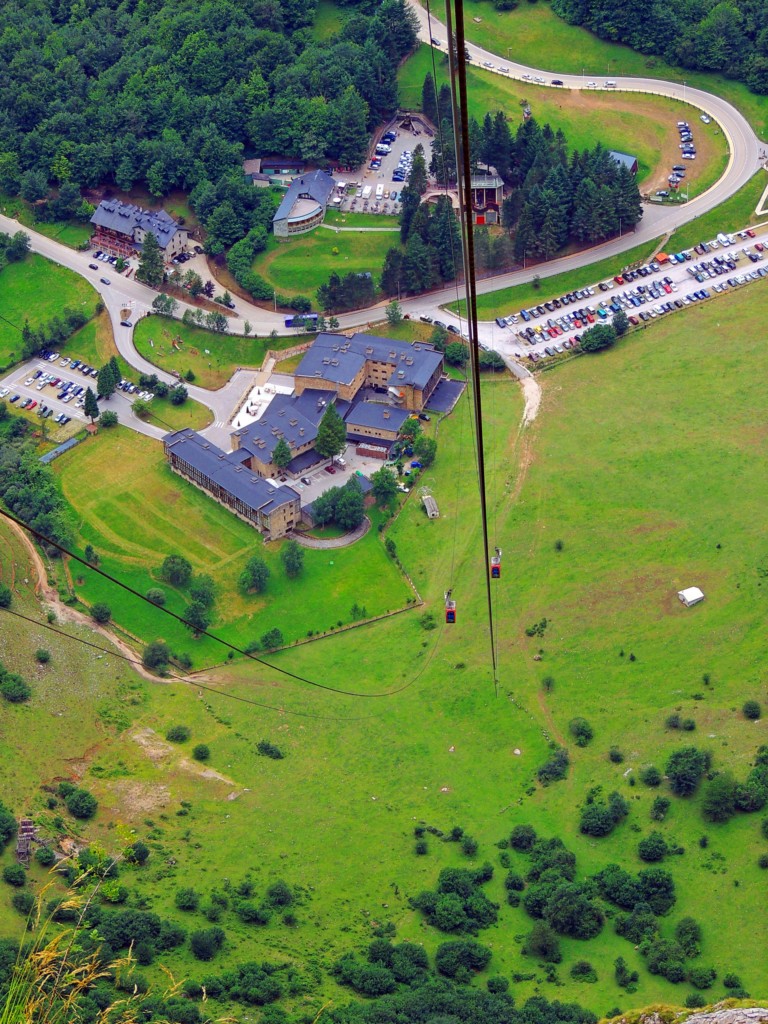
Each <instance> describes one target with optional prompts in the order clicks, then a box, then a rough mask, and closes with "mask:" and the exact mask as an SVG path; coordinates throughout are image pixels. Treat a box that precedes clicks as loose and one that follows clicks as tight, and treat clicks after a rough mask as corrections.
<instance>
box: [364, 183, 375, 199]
mask: <svg viewBox="0 0 768 1024" xmlns="http://www.w3.org/2000/svg"><path fill="white" fill-rule="evenodd" d="M372 191H373V189H372V188H371V186H370V185H366V186H365V188H364V189H363V199H370V198H371V192H372Z"/></svg>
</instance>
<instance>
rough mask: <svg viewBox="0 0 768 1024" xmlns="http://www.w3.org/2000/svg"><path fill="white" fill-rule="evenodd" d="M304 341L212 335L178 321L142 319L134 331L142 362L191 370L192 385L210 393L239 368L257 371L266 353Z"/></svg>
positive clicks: (301, 339) (299, 338) (301, 337)
mask: <svg viewBox="0 0 768 1024" xmlns="http://www.w3.org/2000/svg"><path fill="white" fill-rule="evenodd" d="M306 337H307V336H306V335H297V336H296V337H293V338H283V337H281V338H254V337H250V338H244V337H242V336H241V335H229V334H214V333H213V332H211V331H206V330H203V329H202V328H201V327H187V325H186V324H183V323H182V322H181V321H180V320H167V319H165V318H162V317H156V316H151V317H142V319H141V320H139V321H138V323H137V324H136V326H135V328H134V331H133V341H134V344H135V346H136V350H137V352H138V353H139V354H140V355H142V356H144V358H145V359H148V360H149V361H150V362H152V363H154V364H155V366H158V367H160V369H162V370H168V371H171V370H176V371H177V372H178V373H180V374H182V375H183V374H185V373H186V372H187V370H192V372H193V373H194V375H195V383H196V384H199V385H200V386H201V387H204V388H209V389H211V390H215V389H216V388H220V387H222V386H223V385H224V384H226V382H227V381H228V380H229V378H230V377H231V376H232V374H233V373H234V372H235V370H236V369H237V367H238V366H247V367H254V368H257V369H258V367H260V366H261V364H262V362H263V361H264V355H265V353H266V351H267V350H268V349H281V348H290V347H291V346H292V345H295V344H297V343H299V342H302V341H304V340H306ZM176 338H178V339H180V340H181V349H178V350H177V349H174V348H173V347H172V345H171V342H172V340H173V339H176ZM152 343H153V344H152Z"/></svg>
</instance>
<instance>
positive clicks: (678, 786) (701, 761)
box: [667, 747, 710, 796]
mask: <svg viewBox="0 0 768 1024" xmlns="http://www.w3.org/2000/svg"><path fill="white" fill-rule="evenodd" d="M709 761H710V759H709V756H708V755H707V754H705V753H704V752H703V751H701V750H698V749H697V748H696V747H680V748H679V749H678V750H675V751H674V752H673V753H672V754H671V755H670V757H669V760H668V761H667V775H668V777H669V783H670V786H671V787H672V792H673V793H674V794H675V795H676V796H691V795H692V794H693V793H695V792H696V788H697V787H698V785H699V781H700V779H701V777H702V775H703V774H704V772H705V771H706V770H707V769H708V768H709Z"/></svg>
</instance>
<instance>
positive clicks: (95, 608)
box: [91, 601, 112, 626]
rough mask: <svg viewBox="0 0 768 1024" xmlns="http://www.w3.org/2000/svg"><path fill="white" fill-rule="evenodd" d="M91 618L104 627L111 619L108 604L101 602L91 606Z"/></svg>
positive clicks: (110, 610)
mask: <svg viewBox="0 0 768 1024" xmlns="http://www.w3.org/2000/svg"><path fill="white" fill-rule="evenodd" d="M91 618H92V619H93V621H94V622H98V624H99V625H100V626H104V625H106V624H107V623H108V622H109V620H110V619H111V618H112V609H111V608H110V607H109V605H108V604H105V603H104V602H103V601H99V602H97V603H96V604H94V605H91Z"/></svg>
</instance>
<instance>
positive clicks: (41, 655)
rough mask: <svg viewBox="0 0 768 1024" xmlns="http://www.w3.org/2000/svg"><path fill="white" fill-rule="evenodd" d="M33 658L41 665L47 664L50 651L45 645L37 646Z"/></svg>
mask: <svg viewBox="0 0 768 1024" xmlns="http://www.w3.org/2000/svg"><path fill="white" fill-rule="evenodd" d="M35 660H36V661H37V662H39V663H40V664H41V665H47V664H48V662H49V661H50V660H51V652H50V651H49V650H47V649H46V648H45V647H38V648H37V650H36V651H35Z"/></svg>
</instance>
